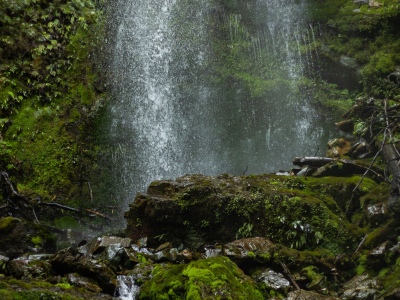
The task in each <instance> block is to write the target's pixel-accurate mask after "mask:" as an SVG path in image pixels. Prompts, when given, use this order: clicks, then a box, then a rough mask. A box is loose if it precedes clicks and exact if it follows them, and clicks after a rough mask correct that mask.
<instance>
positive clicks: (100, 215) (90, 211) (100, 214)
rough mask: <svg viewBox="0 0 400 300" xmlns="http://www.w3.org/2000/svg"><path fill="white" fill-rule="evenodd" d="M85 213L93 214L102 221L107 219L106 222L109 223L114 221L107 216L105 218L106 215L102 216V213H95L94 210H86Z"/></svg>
mask: <svg viewBox="0 0 400 300" xmlns="http://www.w3.org/2000/svg"><path fill="white" fill-rule="evenodd" d="M86 211H87V212H88V213H91V214H95V215H96V216H99V217H102V218H104V219H107V220H110V221H114V219H112V218H110V217H109V216H107V215H105V214H102V213H99V212H97V211H95V210H91V209H86Z"/></svg>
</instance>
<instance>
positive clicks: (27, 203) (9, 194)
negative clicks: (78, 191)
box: [0, 171, 113, 223]
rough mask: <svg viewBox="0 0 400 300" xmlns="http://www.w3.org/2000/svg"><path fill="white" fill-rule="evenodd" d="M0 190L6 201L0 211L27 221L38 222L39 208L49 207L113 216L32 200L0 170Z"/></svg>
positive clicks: (92, 214) (106, 217)
mask: <svg viewBox="0 0 400 300" xmlns="http://www.w3.org/2000/svg"><path fill="white" fill-rule="evenodd" d="M0 190H1V194H2V197H3V199H4V201H5V202H6V203H5V204H4V205H2V206H0V211H5V215H8V214H17V215H21V216H22V217H24V218H25V219H27V220H29V221H33V222H36V223H39V218H38V213H39V212H41V211H42V210H40V209H39V208H40V207H49V208H54V209H60V210H63V211H64V210H66V211H70V212H73V213H77V214H79V215H82V216H85V215H86V216H95V217H100V218H103V219H106V220H111V221H112V220H113V218H111V217H109V216H107V215H106V214H103V213H101V212H98V211H96V210H94V209H77V208H74V207H70V206H67V205H63V204H60V203H56V202H42V201H40V200H39V201H37V199H35V200H33V199H30V198H29V197H26V196H24V195H21V194H20V193H18V191H17V189H16V188H15V187H14V184H13V183H12V182H11V179H10V176H9V175H8V173H7V172H6V171H1V172H0ZM39 216H40V214H39Z"/></svg>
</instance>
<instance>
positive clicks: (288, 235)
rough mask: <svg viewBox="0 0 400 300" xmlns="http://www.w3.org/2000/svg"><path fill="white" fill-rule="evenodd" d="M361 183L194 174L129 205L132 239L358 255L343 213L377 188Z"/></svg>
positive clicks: (357, 235) (157, 185)
mask: <svg viewBox="0 0 400 300" xmlns="http://www.w3.org/2000/svg"><path fill="white" fill-rule="evenodd" d="M359 179H360V178H359V177H354V178H303V177H287V176H275V175H258V176H243V177H237V176H230V175H221V176H219V177H211V176H202V175H193V176H185V177H182V178H178V179H177V180H176V181H156V182H153V183H152V184H151V185H150V187H149V188H148V191H147V193H146V194H143V193H141V194H138V196H137V197H136V199H135V201H134V202H133V204H131V205H130V210H129V211H128V212H127V213H126V215H125V217H126V219H127V223H128V225H127V235H128V237H130V238H131V239H132V240H134V241H137V240H139V239H141V238H144V237H147V238H148V244H149V246H150V247H157V246H158V245H159V244H160V242H162V241H168V242H171V243H172V244H173V245H174V247H187V248H192V249H200V248H202V247H203V246H204V245H213V244H216V243H219V244H221V243H228V242H231V241H233V240H236V239H238V238H246V237H256V236H258V237H263V238H268V239H269V240H271V241H272V242H274V243H281V244H285V245H287V246H289V247H294V248H298V249H302V248H305V247H316V246H318V245H320V244H322V243H324V245H325V246H326V247H328V248H329V249H332V250H333V251H341V250H345V249H355V248H356V247H357V243H359V241H360V240H361V234H362V233H361V232H359V231H357V229H356V228H355V227H352V226H351V225H350V224H349V223H348V222H347V221H346V216H345V214H344V212H345V211H346V209H347V207H348V205H349V202H353V203H354V205H357V203H359V201H358V199H359V197H360V196H362V195H364V194H366V193H367V192H368V191H369V190H370V189H371V188H372V187H373V186H374V185H376V184H375V183H374V182H373V181H372V180H369V179H364V181H363V182H362V183H361V184H359V185H358V186H357V184H358V181H359ZM354 189H355V191H354V192H353V190H354ZM321 190H323V191H324V192H323V193H321Z"/></svg>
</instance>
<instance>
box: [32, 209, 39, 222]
mask: <svg viewBox="0 0 400 300" xmlns="http://www.w3.org/2000/svg"><path fill="white" fill-rule="evenodd" d="M32 211H33V215H34V216H35V219H36V222H37V223H38V224H40V222H39V220H38V217H37V215H36V212H35V207H32Z"/></svg>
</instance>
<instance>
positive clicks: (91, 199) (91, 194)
mask: <svg viewBox="0 0 400 300" xmlns="http://www.w3.org/2000/svg"><path fill="white" fill-rule="evenodd" d="M87 185H88V188H89V193H90V202H93V191H92V188H91V187H90V182H89V181H88V182H87Z"/></svg>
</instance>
